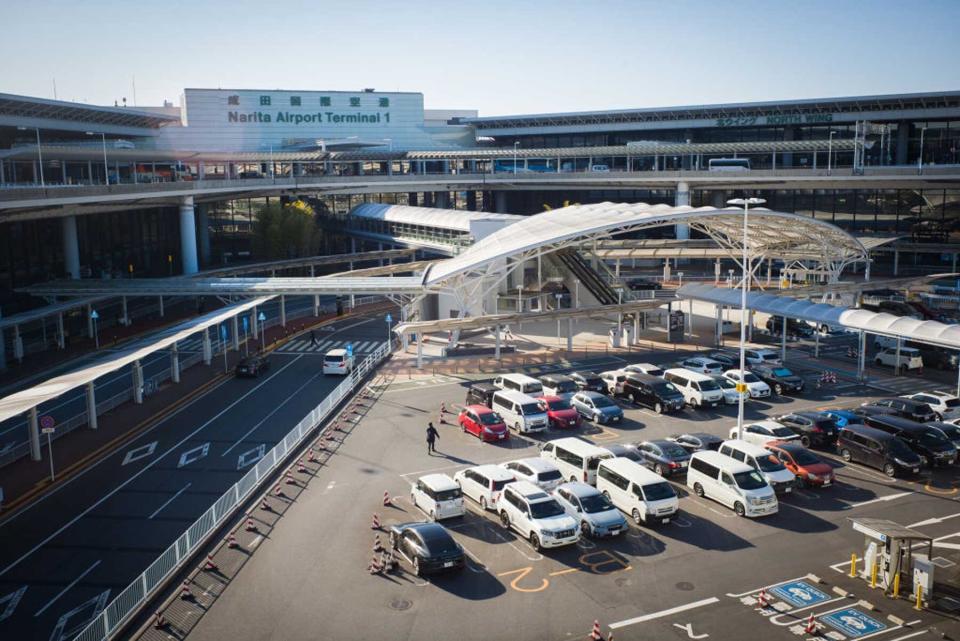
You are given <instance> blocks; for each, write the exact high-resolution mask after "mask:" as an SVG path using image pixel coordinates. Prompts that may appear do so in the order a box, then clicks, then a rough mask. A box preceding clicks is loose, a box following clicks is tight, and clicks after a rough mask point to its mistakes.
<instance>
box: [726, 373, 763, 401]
mask: <svg viewBox="0 0 960 641" xmlns="http://www.w3.org/2000/svg"><path fill="white" fill-rule="evenodd" d="M724 376H725V377H726V378H728V379H730V380H731V381H733V382H734V383H739V382H740V370H739V369H728V370H727V371H726V373H724ZM743 382H744V383H745V384H746V386H747V391H748V392H749V393H750V398H767V397H769V396H770V386H769V385H767V384H766V383H764V382H763V381H761V380H760V379H759V378H758V377H757V375H756V374H754V373H753V372H751V371H750V370H747V371H746V373H745V374H744V375H743Z"/></svg>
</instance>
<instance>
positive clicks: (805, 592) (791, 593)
mask: <svg viewBox="0 0 960 641" xmlns="http://www.w3.org/2000/svg"><path fill="white" fill-rule="evenodd" d="M770 593H771V594H773V595H774V596H777V597H779V598H781V599H783V600H784V601H786V602H787V603H789V604H791V605H793V606H795V607H798V608H802V607H806V606H808V605H816V604H817V603H820V602H821V601H826V600H827V599H829V598H830V597H828V596H827V595H826V594H824V593H823V592H821V591H820V590H818V589H816V588H815V587H813V586H812V585H810V584H809V583H807V582H806V581H793V582H791V583H784V584H783V585H778V586H777V587H775V588H771V589H770Z"/></svg>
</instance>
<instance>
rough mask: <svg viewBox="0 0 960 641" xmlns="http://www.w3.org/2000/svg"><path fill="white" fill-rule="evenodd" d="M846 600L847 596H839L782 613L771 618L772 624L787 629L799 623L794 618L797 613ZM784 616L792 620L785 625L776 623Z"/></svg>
mask: <svg viewBox="0 0 960 641" xmlns="http://www.w3.org/2000/svg"><path fill="white" fill-rule="evenodd" d="M846 598H847V597H845V596H838V597H834V598H832V599H829V600H827V601H818V602H817V603H814V604H812V605H806V606H803V607H801V608H795V609H793V610H790V611H789V612H782V613H780V614H776V615H774V616H772V617H771V618H770V623H772V624H773V625H779V626H781V627H786V626H788V625H793V624H794V623H796V622H797V619H796V617H794V616H793V615H794V614H795V613H797V612H802V611H804V610H809V609H811V608H819V607H822V606H825V605H828V604H830V603H836V602H837V601H844V600H845V599H846ZM786 600H787V599H784V601H786ZM841 609H842V608H841ZM835 611H836V610H831V612H835ZM821 614H827V613H826V612H822V613H821ZM782 616H789V617H792V618H791V619H790V620H788V621H785V622H784V623H778V622H777V621H776V619H779V618H780V617H782ZM817 616H820V615H819V614H818V615H817Z"/></svg>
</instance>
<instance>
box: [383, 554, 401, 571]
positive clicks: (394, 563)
mask: <svg viewBox="0 0 960 641" xmlns="http://www.w3.org/2000/svg"><path fill="white" fill-rule="evenodd" d="M380 567H381V568H382V569H383V571H384V572H396V571H397V570H398V569H399V568H400V562H399V561H398V560H397V555H396V554H395V553H394V551H393V550H387V551H386V552H384V553H382V554H381V555H380Z"/></svg>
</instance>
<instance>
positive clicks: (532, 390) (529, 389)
mask: <svg viewBox="0 0 960 641" xmlns="http://www.w3.org/2000/svg"><path fill="white" fill-rule="evenodd" d="M523 388H524V392H525V393H529V394H536V393H538V392H542V391H543V385H541V384H540V383H526V384H525V385H524V386H523Z"/></svg>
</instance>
